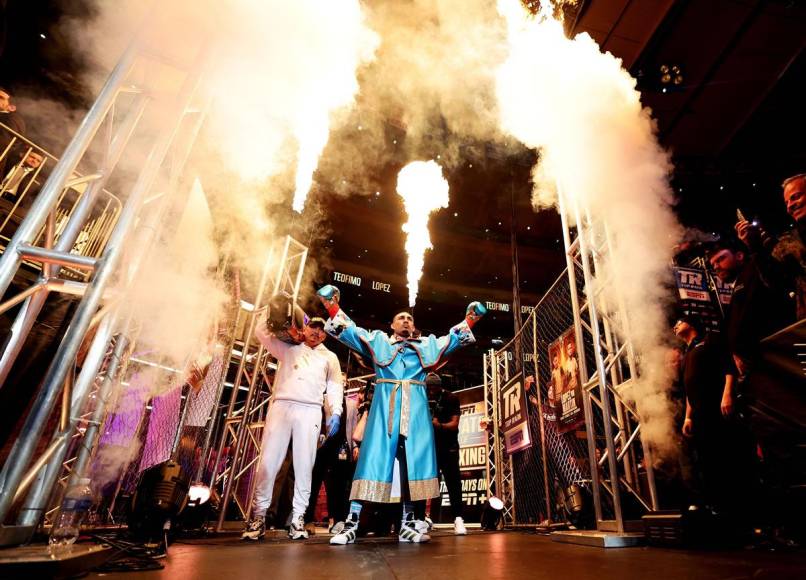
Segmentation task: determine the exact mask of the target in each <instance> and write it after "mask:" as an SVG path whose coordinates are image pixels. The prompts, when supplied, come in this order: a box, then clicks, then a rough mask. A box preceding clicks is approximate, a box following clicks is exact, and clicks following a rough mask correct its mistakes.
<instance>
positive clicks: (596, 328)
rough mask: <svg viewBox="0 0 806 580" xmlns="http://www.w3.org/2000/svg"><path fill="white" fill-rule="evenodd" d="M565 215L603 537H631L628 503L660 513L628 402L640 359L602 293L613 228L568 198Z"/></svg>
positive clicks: (647, 453) (619, 314)
mask: <svg viewBox="0 0 806 580" xmlns="http://www.w3.org/2000/svg"><path fill="white" fill-rule="evenodd" d="M560 216H561V218H562V227H563V239H564V241H565V249H566V260H567V263H568V276H569V283H570V284H569V286H570V291H571V303H572V307H573V312H574V329H575V332H576V341H577V352H578V353H579V357H578V358H579V370H580V375H581V380H582V394H583V405H584V413H585V424H586V433H587V443H588V457H589V461H590V477H591V486H592V489H591V491H592V494H593V502H594V509H595V512H596V524H597V530H598V531H600V532H610V533H616V534H624V533H625V532H629V531H631V530H633V528H635V527H637V526H633V525H631V523H632V522H629V521H627V520H625V514H624V498H625V497H626V496H632V497H633V498H634V500H635V501H636V502H637V503H638V504H640V505H641V506H642V507H643V508H644V509H646V510H647V511H649V510H656V509H658V498H657V493H656V491H655V478H654V472H653V462H652V454H651V449H650V448H649V446H648V445H647V444H646V443H645V442H644V441H643V439H642V437H641V417H640V415H639V412H638V409H637V408H636V406H635V403H634V402H633V401H632V399H631V398H630V397H627V396H626V394H627V392H628V391H629V389H630V388H631V387H633V386H634V385H635V381H636V379H637V377H638V373H639V368H638V365H637V358H636V353H635V351H634V349H633V345H632V343H631V341H630V329H629V325H628V323H627V320H626V317H625V316H624V315H623V313H624V306H623V304H604V302H603V296H602V294H601V290H602V289H603V288H606V287H607V285H608V284H609V283H611V282H612V281H610V280H607V279H606V278H605V275H604V274H603V272H604V270H605V269H604V268H603V267H602V266H603V265H604V264H606V262H607V260H608V258H609V254H610V251H611V247H610V233H609V232H608V229H607V224H605V223H603V222H602V221H601V220H599V219H596V217H595V216H592V215H591V214H590V212H589V211H587V209H586V208H583V207H580V204H579V202H578V201H577V200H575V199H572V198H570V197H569V196H567V195H566V194H565V193H564V192H562V191H561V192H560ZM580 274H581V277H582V279H581V280H579V275H580ZM619 302H620V301H619ZM591 363H592V366H591ZM639 465H642V466H643V468H644V469H643V471H642V472H639ZM642 475H645V478H646V479H645V480H642ZM637 523H638V524H640V522H637Z"/></svg>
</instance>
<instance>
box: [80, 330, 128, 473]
mask: <svg viewBox="0 0 806 580" xmlns="http://www.w3.org/2000/svg"><path fill="white" fill-rule="evenodd" d="M130 344H131V342H130V341H129V339H128V338H127V337H126V336H125V335H124V334H118V335H117V337H116V339H115V349H114V350H113V351H112V356H111V358H110V360H109V364H108V366H107V368H106V374H105V375H104V378H103V382H102V383H101V386H100V388H99V389H98V395H97V399H98V400H97V402H96V404H95V409H94V411H93V413H92V419H91V420H90V421H89V425H88V426H87V430H86V431H85V432H84V437H83V438H82V439H81V443H80V444H79V451H78V455H77V456H76V461H75V463H74V464H73V471H72V473H71V474H70V483H69V484H68V486H69V485H72V484H74V483H78V480H79V479H81V478H82V477H84V476H85V474H86V471H87V465H88V464H89V460H90V457H91V456H92V452H93V449H95V443H96V440H97V438H98V435H99V433H100V430H101V423H102V422H103V420H104V414H105V413H106V409H107V405H108V404H109V398H110V395H111V394H112V390H113V387H114V386H115V384H116V381H117V377H118V372H119V370H120V366H121V362H122V361H123V359H124V357H125V355H126V350H127V349H128V347H129V345H130Z"/></svg>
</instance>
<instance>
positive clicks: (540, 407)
mask: <svg viewBox="0 0 806 580" xmlns="http://www.w3.org/2000/svg"><path fill="white" fill-rule="evenodd" d="M531 317H532V360H533V361H534V369H535V390H536V391H537V413H538V420H539V421H540V451H541V454H542V456H543V492H544V493H545V494H546V519H547V520H548V523H549V524H551V521H552V517H551V494H550V490H549V463H548V453H547V452H546V426H545V424H544V419H543V393H541V392H540V391H541V388H540V373H539V372H538V369H537V309H535V310H532V316H531Z"/></svg>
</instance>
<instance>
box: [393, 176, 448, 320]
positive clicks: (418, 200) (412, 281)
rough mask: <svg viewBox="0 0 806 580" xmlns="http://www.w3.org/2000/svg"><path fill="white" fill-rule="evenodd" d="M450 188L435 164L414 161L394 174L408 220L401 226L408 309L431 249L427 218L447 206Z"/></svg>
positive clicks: (415, 298)
mask: <svg viewBox="0 0 806 580" xmlns="http://www.w3.org/2000/svg"><path fill="white" fill-rule="evenodd" d="M449 193H450V186H449V185H448V180H447V179H445V177H444V176H443V175H442V168H441V167H440V166H439V164H438V163H437V162H436V161H413V162H411V163H409V164H408V165H406V166H405V167H404V168H403V169H401V170H400V173H398V175H397V194H398V195H399V196H400V197H401V198H403V206H404V207H405V208H406V214H407V215H408V221H406V223H405V224H403V231H404V232H405V233H406V255H407V256H408V264H407V267H406V279H407V280H408V288H409V306H414V304H415V302H417V292H418V290H419V287H420V278H422V277H423V267H424V266H425V252H426V250H432V249H433V248H434V246H433V245H431V234H430V233H429V231H428V218H429V217H430V216H431V214H432V213H433V212H435V211H436V210H438V209H439V208H442V207H448V202H449Z"/></svg>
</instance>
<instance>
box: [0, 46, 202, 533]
mask: <svg viewBox="0 0 806 580" xmlns="http://www.w3.org/2000/svg"><path fill="white" fill-rule="evenodd" d="M141 41H142V38H141V37H139V36H138V38H136V39H135V41H133V42H132V43H131V44H130V46H129V47H128V49H127V50H126V51H125V52H124V54H123V56H122V57H121V58H120V60H119V61H118V63H117V65H116V67H115V68H114V70H113V71H112V73H111V75H110V76H109V78H108V80H107V82H106V84H105V85H104V87H103V88H102V89H101V91H100V93H99V95H98V97H97V98H96V101H95V102H94V104H93V105H92V107H91V108H90V110H89V111H88V113H87V115H86V116H85V118H84V120H83V122H82V123H81V125H80V126H79V128H78V130H77V131H76V134H75V135H74V136H73V139H72V140H71V141H70V144H69V145H68V146H67V148H66V149H65V152H64V154H63V155H62V157H61V159H60V160H59V162H58V163H57V165H56V166H55V167H54V169H53V171H52V172H51V174H50V176H49V177H48V179H47V181H46V182H45V184H44V186H43V187H42V189H41V191H40V192H39V194H38V195H37V196H36V199H35V201H34V203H33V205H32V206H31V209H30V211H29V212H28V214H27V216H26V218H25V219H24V220H23V221H22V223H21V224H20V226H19V227H18V229H17V231H16V232H15V234H14V236H13V238H12V239H11V241H10V242H9V243H8V245H7V246H6V248H5V251H4V253H3V256H2V258H0V294H5V292H6V291H7V290H8V288H9V286H10V284H11V282H12V280H13V279H14V277H15V275H16V273H17V271H18V269H19V268H20V266H21V264H22V262H23V260H28V261H38V262H41V263H42V264H43V268H42V276H41V277H40V279H39V281H38V282H36V283H35V284H34V285H33V286H32V287H31V289H28V290H25V291H24V292H23V294H24V295H25V302H24V304H23V306H22V308H21V310H20V313H19V315H18V316H17V318H16V320H15V322H14V325H13V326H12V337H11V340H10V342H9V345H8V346H7V348H6V350H5V352H4V354H3V357H2V359H1V360H0V383H2V382H3V381H4V380H5V378H6V377H7V375H8V371H9V370H10V368H11V365H13V363H14V360H15V359H16V357H17V355H18V354H19V352H20V350H21V348H22V343H23V341H24V340H25V338H26V337H27V335H28V333H29V332H30V329H31V328H32V326H33V324H34V322H35V321H36V318H37V316H38V314H39V312H40V311H41V309H42V307H43V305H44V301H45V298H46V294H47V292H48V291H49V290H54V289H55V290H60V291H69V292H71V293H74V294H77V295H80V296H82V299H81V302H80V303H79V305H78V308H77V310H76V311H75V313H74V315H73V317H72V319H71V323H70V325H69V328H68V330H67V331H66V333H65V335H64V337H63V339H62V342H61V344H60V346H59V348H58V350H57V352H56V354H55V356H54V358H53V362H52V363H51V365H50V367H49V368H48V371H47V373H46V375H45V378H44V380H43V382H42V385H41V387H40V389H39V391H38V393H37V396H36V398H35V400H34V403H33V405H32V409H31V412H30V413H29V415H28V416H27V418H26V420H25V423H24V425H23V428H22V430H21V435H20V436H19V437H18V438H17V440H16V442H15V443H14V446H13V448H12V450H11V452H10V454H9V459H8V460H7V461H6V463H5V465H4V466H3V469H2V472H0V545H15V544H20V543H24V542H26V541H28V540H29V539H30V537H31V535H32V534H33V532H34V531H35V529H36V526H37V525H38V523H39V521H40V520H41V518H42V514H43V512H44V510H45V509H46V507H47V501H48V498H49V497H50V496H51V494H52V491H53V487H54V485H55V484H56V483H57V478H58V474H59V472H60V470H61V468H62V465H63V460H64V455H65V453H66V450H67V442H68V441H69V440H70V439H71V438H72V436H73V433H74V432H75V428H76V425H77V423H78V421H79V420H80V419H81V417H79V416H77V415H78V414H79V413H81V410H82V409H84V407H85V405H86V402H87V398H88V396H89V395H90V391H91V388H92V385H93V384H94V383H95V382H96V377H97V375H98V371H99V370H100V367H101V364H102V362H103V360H104V357H105V355H106V354H107V350H108V344H109V341H110V339H111V337H112V336H113V334H116V333H118V332H122V333H124V335H125V333H126V332H127V331H128V328H127V327H128V320H127V321H125V322H124V321H123V319H122V317H121V316H120V314H121V310H122V305H121V304H120V303H119V302H118V301H117V300H116V299H115V297H114V296H110V295H109V291H108V286H109V285H110V284H111V282H112V280H113V279H114V277H115V276H118V275H122V276H124V278H123V280H122V282H123V284H125V283H126V282H127V281H130V280H131V278H132V277H133V276H134V275H135V274H136V272H137V269H138V267H139V265H140V264H141V263H142V260H143V259H144V256H145V255H146V253H147V252H148V250H149V249H150V247H151V245H152V243H153V241H154V239H155V238H156V235H157V233H158V232H159V230H160V226H161V218H162V217H163V216H164V214H165V212H166V211H167V209H168V207H175V208H176V207H179V206H178V203H180V201H179V200H177V199H176V195H175V193H176V191H177V190H178V189H179V185H180V182H181V178H182V175H183V170H184V166H185V163H186V161H187V158H188V156H189V155H190V151H191V150H192V147H193V144H194V142H195V137H196V135H197V134H198V131H199V129H200V126H201V123H202V122H203V119H204V116H205V111H206V109H207V106H206V105H207V102H206V101H205V102H200V100H199V99H200V97H199V95H198V87H199V84H200V80H201V77H202V71H203V67H204V64H205V61H206V48H205V47H202V48H201V49H200V51H199V53H198V55H197V57H196V59H195V61H194V62H192V63H186V64H181V63H173V64H170V65H168V64H166V61H165V60H164V59H161V58H159V57H157V56H156V55H155V54H154V53H153V52H152V51H150V50H148V47H146V46H144V45H143V44H142V43H141ZM153 61H156V62H158V63H159V65H161V66H163V67H168V68H169V69H170V70H171V71H172V73H171V74H173V75H174V78H177V75H179V76H178V78H180V79H181V82H179V83H176V84H175V85H173V86H172V88H170V89H167V88H166V87H164V86H156V85H155V84H154V83H158V82H160V81H161V80H162V79H160V78H159V77H158V75H151V76H149V77H148V78H149V80H150V82H151V84H149V81H146V79H145V77H143V78H141V74H140V73H139V72H138V71H137V70H136V69H135V67H136V66H137V65H142V67H143V68H145V67H146V66H148V63H152V65H153ZM152 68H153V67H152ZM132 94H133V95H134V97H133V99H132V102H131V103H130V104H129V113H128V114H127V116H126V118H125V119H124V120H123V121H122V122H121V123H119V124H118V125H116V122H117V119H116V111H117V109H118V108H122V107H123V106H124V104H123V99H125V98H126V96H127V95H132ZM151 107H154V108H157V107H159V109H160V111H162V114H163V115H164V116H163V117H162V123H161V124H160V126H159V129H158V131H157V132H156V134H151V133H148V138H149V139H151V142H150V143H151V146H150V150H149V153H148V155H147V157H146V158H145V162H144V164H143V165H142V167H141V168H140V172H139V174H137V176H136V178H135V179H134V180H133V182H132V185H131V190H130V192H129V194H128V196H127V199H126V202H125V205H124V207H123V209H122V211H121V212H120V214H119V217H118V220H117V223H116V224H115V227H114V229H113V230H112V232H111V234H110V236H109V238H108V240H107V242H106V246H105V247H104V249H103V252H102V253H101V255H100V257H98V258H92V257H86V256H79V255H76V254H73V253H71V250H72V248H73V244H74V243H75V241H76V238H77V236H78V235H79V233H80V232H81V231H82V230H83V229H84V228H85V227H86V225H87V224H86V222H87V220H88V218H89V217H90V215H91V212H92V209H93V206H94V202H95V201H96V199H97V196H98V194H99V192H101V191H102V190H103V188H104V186H105V185H106V183H107V181H108V179H109V177H110V175H111V174H112V173H113V171H114V170H115V168H116V167H117V165H118V163H119V161H120V159H121V158H122V157H123V156H124V153H126V152H128V151H130V149H129V147H128V146H129V143H130V139H131V137H132V135H133V134H134V132H135V130H136V129H138V128H142V125H141V120H142V118H143V115H144V113H145V112H146V110H147V109H150V108H151ZM101 129H104V131H103V132H102V135H101V137H100V138H99V139H100V143H101V146H102V147H103V154H102V155H101V161H100V163H97V165H96V163H95V162H93V160H92V159H91V158H90V157H89V156H87V154H86V153H87V150H88V148H89V147H90V145H91V144H92V143H94V142H98V140H97V139H96V134H97V133H98V131H99V130H101ZM144 136H145V135H144ZM82 161H85V162H86V163H88V164H91V165H95V166H96V167H98V170H97V171H94V172H92V173H90V174H89V175H88V176H87V178H86V181H87V183H88V186H87V190H86V191H85V193H84V195H83V196H82V197H81V199H80V201H79V202H78V203H77V205H76V206H75V208H74V209H73V211H72V214H71V215H70V218H69V220H68V221H67V223H66V225H65V227H64V229H63V230H62V231H61V235H60V236H59V239H58V242H56V244H55V245H54V244H53V236H52V234H49V235H46V236H45V247H38V246H35V245H33V244H34V243H35V240H36V239H37V236H38V235H39V232H41V231H42V228H43V227H45V225H46V222H48V223H51V224H52V222H53V217H52V216H53V212H54V211H55V210H56V206H57V205H58V203H59V201H60V199H61V194H62V191H63V190H64V189H65V187H67V186H68V185H69V182H70V180H71V178H72V176H73V174H74V172H75V170H76V167H77V166H78V164H79V163H80V162H82ZM157 183H160V187H161V190H160V192H161V193H160V195H156V196H152V197H151V198H148V196H149V195H150V194H151V192H152V188H153V187H154V185H155V184H157ZM48 230H50V231H52V225H51V226H49V227H48ZM61 266H70V267H73V268H78V269H82V270H85V271H87V272H88V273H89V275H88V281H87V282H86V283H84V284H80V285H79V286H78V287H76V283H74V282H69V281H66V280H60V279H59V278H57V276H58V271H59V267H61ZM11 300H17V303H18V302H19V301H21V300H20V297H19V296H17V297H15V298H14V299H11ZM6 304H8V301H7V302H6ZM96 327H97V329H98V330H97V332H96V334H95V337H94V338H93V340H92V342H91V346H90V348H89V352H88V354H87V356H86V358H85V360H84V363H83V366H82V369H81V372H80V374H79V376H78V377H77V379H76V381H75V384H73V382H72V381H68V380H67V379H68V377H69V375H70V371H71V369H72V368H73V365H74V361H75V358H76V355H77V353H78V350H79V347H80V345H81V344H82V342H83V341H84V339H85V338H86V337H87V336H88V335H89V333H90V332H92V329H93V328H96ZM117 329H120V330H119V331H118V330H117ZM122 342H125V341H121V343H122ZM60 398H61V400H62V413H61V419H60V422H59V426H58V428H57V429H56V431H55V433H54V434H53V437H52V439H51V442H50V445H49V446H48V447H47V449H46V451H45V452H44V453H42V454H41V455H40V456H39V457H38V458H37V459H36V461H32V460H33V454H34V452H35V451H36V447H37V444H38V442H39V440H40V438H41V436H42V434H43V432H44V430H45V426H46V423H47V421H48V418H49V417H50V415H51V414H52V412H53V410H54V407H55V406H56V404H57V402H58V400H59V399H60ZM95 431H96V432H97V430H95ZM26 492H27V496H26ZM23 498H25V499H24V503H23V504H22V507H21V509H20V510H19V514H18V516H17V519H16V523H15V524H14V525H6V520H7V519H8V517H9V515H10V514H11V512H12V508H13V507H14V506H15V505H16V503H17V502H18V501H19V500H21V499H23Z"/></svg>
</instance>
